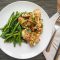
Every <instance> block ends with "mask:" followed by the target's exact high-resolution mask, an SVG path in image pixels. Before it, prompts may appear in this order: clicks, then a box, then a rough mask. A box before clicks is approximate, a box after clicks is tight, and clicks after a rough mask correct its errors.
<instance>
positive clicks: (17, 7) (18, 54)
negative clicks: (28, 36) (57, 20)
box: [0, 1, 52, 59]
mask: <svg viewBox="0 0 60 60" xmlns="http://www.w3.org/2000/svg"><path fill="white" fill-rule="evenodd" d="M37 8H39V9H40V11H41V16H42V19H43V25H44V28H43V33H42V35H41V37H40V39H41V40H40V42H39V43H38V44H37V45H36V46H35V47H33V48H31V47H30V46H29V45H28V44H25V43H23V44H22V45H21V46H19V45H17V46H16V47H15V48H14V46H13V44H9V43H6V44H4V42H3V41H4V40H3V39H2V38H0V48H1V50H2V51H3V52H5V53H6V54H8V55H9V56H11V57H14V58H18V59H27V58H32V57H34V56H36V55H38V54H40V53H41V52H42V51H43V50H44V49H45V48H46V47H47V45H48V43H49V41H50V38H51V34H52V25H51V23H50V21H49V17H48V15H47V13H46V12H45V11H44V10H43V9H42V8H41V7H40V6H38V5H36V4H35V3H32V2H27V1H17V2H14V3H11V4H9V5H8V6H6V7H5V8H3V9H2V10H1V11H0V28H1V27H3V26H4V25H5V24H6V23H7V21H8V18H9V17H10V15H11V13H12V12H13V11H20V12H23V11H33V10H34V9H37ZM0 33H1V31H0Z"/></svg>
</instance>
